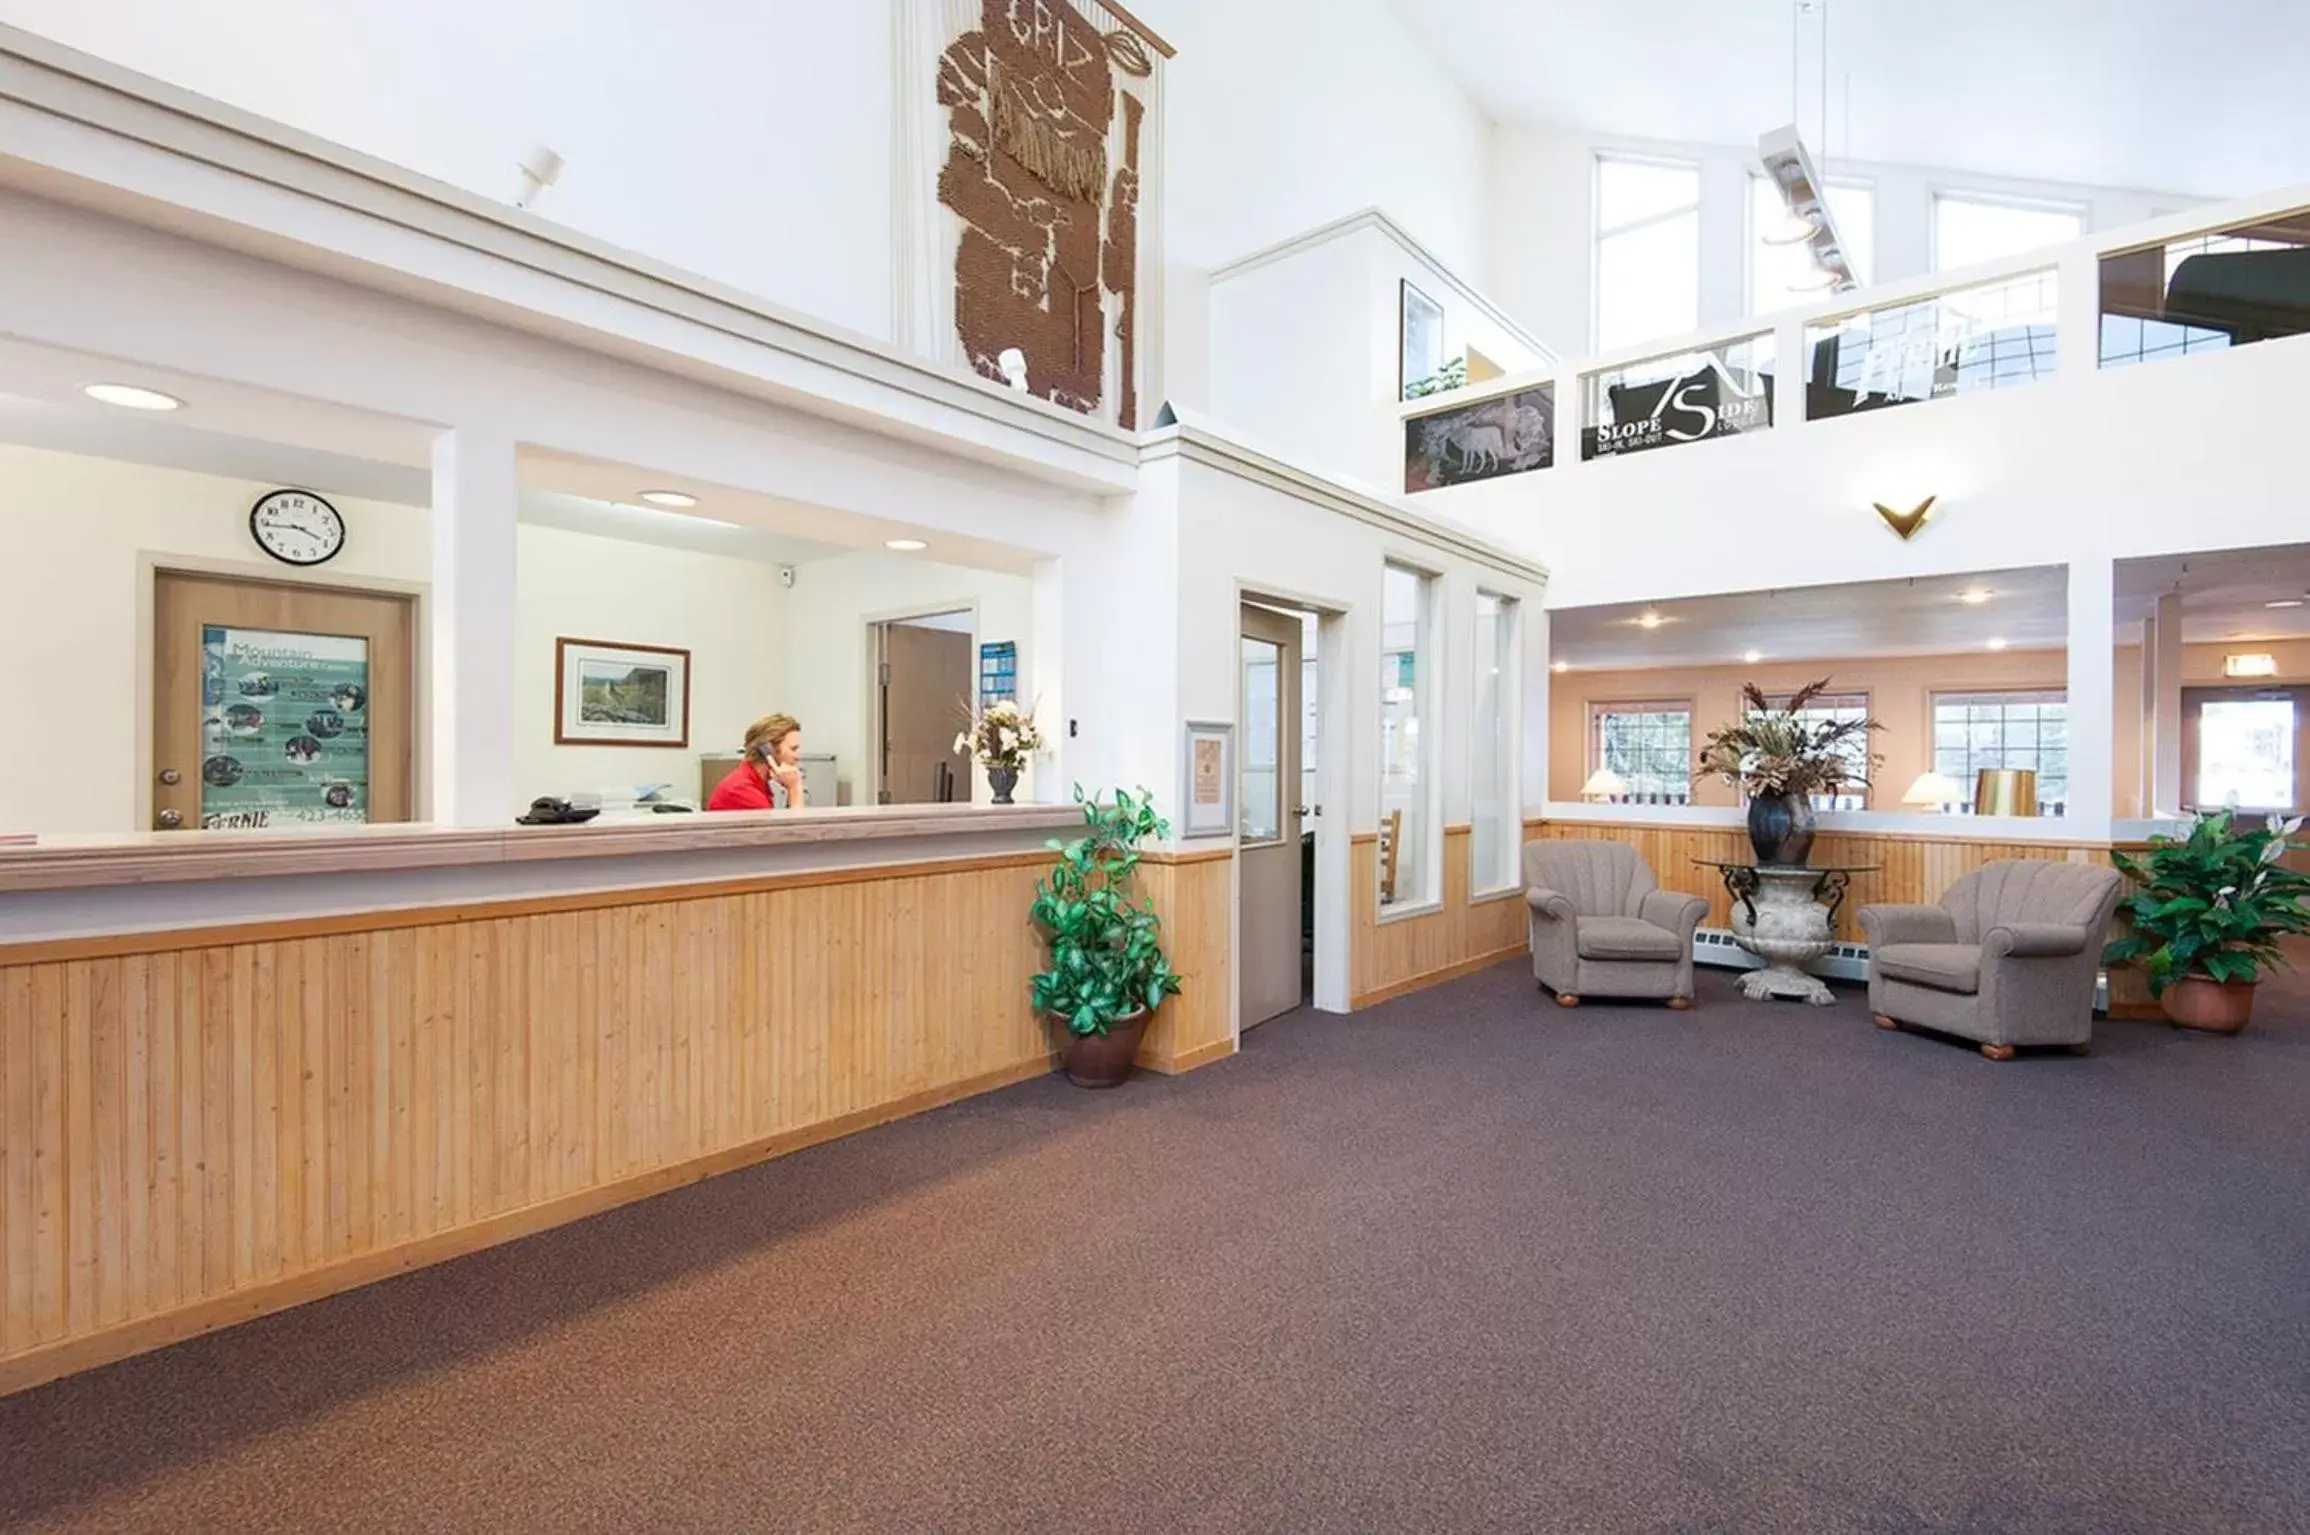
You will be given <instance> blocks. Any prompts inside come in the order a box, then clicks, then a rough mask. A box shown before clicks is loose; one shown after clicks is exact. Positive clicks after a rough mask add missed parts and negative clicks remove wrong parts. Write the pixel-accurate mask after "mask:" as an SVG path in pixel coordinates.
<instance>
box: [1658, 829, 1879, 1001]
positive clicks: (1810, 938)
mask: <svg viewBox="0 0 2310 1535" xmlns="http://www.w3.org/2000/svg"><path fill="white" fill-rule="evenodd" d="M1693 862H1694V863H1695V864H1697V865H1699V866H1701V867H1702V868H1707V869H1714V870H1716V871H1717V873H1718V874H1719V875H1720V876H1721V877H1722V878H1723V880H1724V888H1725V892H1726V893H1727V894H1728V895H1730V896H1731V897H1732V898H1733V910H1732V934H1733V941H1734V942H1735V943H1737V944H1739V945H1740V946H1741V947H1742V948H1743V949H1745V950H1747V951H1748V952H1749V953H1751V954H1754V955H1755V956H1756V957H1757V958H1759V959H1761V960H1763V961H1764V968H1763V969H1761V970H1751V971H1750V972H1749V973H1748V974H1746V975H1744V976H1742V977H1741V979H1740V988H1741V995H1743V996H1745V997H1747V998H1748V999H1749V1000H1750V1001H1751V1002H1761V1001H1763V1000H1764V999H1765V998H1767V997H1790V998H1794V999H1796V1000H1798V1001H1803V1002H1809V1003H1811V1004H1812V1005H1813V1006H1815V1007H1828V1006H1830V1005H1831V1004H1832V1003H1834V1002H1835V1001H1836V1000H1837V998H1836V995H1835V993H1833V992H1831V991H1830V990H1829V988H1828V986H1827V985H1826V984H1824V983H1823V982H1822V981H1821V979H1820V978H1819V977H1818V976H1815V975H1813V974H1811V973H1810V972H1808V971H1807V970H1806V969H1805V967H1806V966H1807V965H1810V964H1811V963H1813V961H1815V960H1817V959H1819V958H1820V957H1821V956H1822V955H1824V954H1826V953H1828V952H1829V949H1830V947H1831V945H1833V944H1834V943H1835V941H1836V939H1835V933H1836V918H1837V908H1838V907H1840V906H1842V905H1844V904H1845V891H1846V888H1847V887H1848V886H1849V885H1851V883H1852V881H1853V876H1854V875H1856V874H1873V873H1875V872H1876V871H1877V870H1878V869H1879V868H1880V867H1882V865H1879V864H1834V865H1828V866H1825V867H1824V866H1822V865H1819V864H1803V865H1797V864H1773V863H1742V862H1735V861H1732V860H1728V859H1720V858H1695V859H1694V860H1693Z"/></svg>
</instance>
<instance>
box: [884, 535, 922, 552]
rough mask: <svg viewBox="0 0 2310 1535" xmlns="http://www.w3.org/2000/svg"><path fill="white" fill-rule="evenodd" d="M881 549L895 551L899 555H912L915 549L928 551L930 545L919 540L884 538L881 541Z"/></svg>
mask: <svg viewBox="0 0 2310 1535" xmlns="http://www.w3.org/2000/svg"><path fill="white" fill-rule="evenodd" d="M882 547H883V548H885V549H896V550H897V551H898V552H899V553H901V554H912V553H914V552H915V551H916V550H917V549H928V548H929V547H930V545H928V544H926V543H924V542H923V541H922V540H921V539H919V538H886V539H884V540H883V541H882Z"/></svg>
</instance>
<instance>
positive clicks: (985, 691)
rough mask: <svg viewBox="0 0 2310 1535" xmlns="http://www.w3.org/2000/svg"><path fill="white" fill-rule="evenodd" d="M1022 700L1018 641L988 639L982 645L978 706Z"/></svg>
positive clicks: (985, 706)
mask: <svg viewBox="0 0 2310 1535" xmlns="http://www.w3.org/2000/svg"><path fill="white" fill-rule="evenodd" d="M1018 701H1019V642H1018V641H1017V640H989V641H988V642H987V643H985V644H984V645H981V646H980V647H979V707H980V708H982V709H984V708H987V707H989V706H990V705H993V704H997V703H1003V702H1009V703H1014V704H1015V703H1017V702H1018Z"/></svg>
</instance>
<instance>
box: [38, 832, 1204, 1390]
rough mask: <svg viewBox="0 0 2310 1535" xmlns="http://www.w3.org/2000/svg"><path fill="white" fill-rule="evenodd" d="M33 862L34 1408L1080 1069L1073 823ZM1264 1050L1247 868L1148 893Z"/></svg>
mask: <svg viewBox="0 0 2310 1535" xmlns="http://www.w3.org/2000/svg"><path fill="white" fill-rule="evenodd" d="M665 819H666V821H667V822H669V823H671V824H665V825H660V824H657V823H654V822H652V823H639V824H636V823H632V822H623V823H616V824H609V825H594V826H588V827H561V828H518V829H516V828H508V829H505V830H487V831H464V830H446V829H435V828H428V827H393V828H377V829H375V830H367V829H363V830H360V831H357V832H354V833H352V834H350V835H348V834H344V833H337V834H333V835H314V836H303V835H291V836H287V837H282V838H278V839H276V838H272V837H266V836H249V835H244V834H238V833H235V834H215V833H196V834H187V835H179V836H174V837H168V836H162V837H126V838H103V839H84V840H80V841H75V842H66V843H43V844H39V845H36V846H32V847H12V848H6V849H0V1392H5V1391H10V1390H16V1389H20V1388H22V1387H24V1386H27V1385H31V1384H33V1383H36V1382H38V1381H41V1380H45V1379H49V1378H52V1377H54V1376H57V1375H60V1374H65V1373H69V1372H71V1371H73V1370H77V1369H83V1368H86V1367H88V1366H90V1365H94V1364H98V1363H102V1362H104V1361H107V1360H110V1359H114V1358H118V1357H120V1356H122V1355H125V1354H130V1353H134V1352H137V1351H139V1350H142V1349H147V1348H152V1347H156V1346H158V1345H160V1344H164V1343H168V1342H171V1341H174V1340H176V1339H179V1338H183V1337H188V1336H191V1335H193V1334H195V1333H199V1332H203V1331H207V1330H209V1329H212V1328H215V1327H219V1326H224V1325H227V1324H230V1323H232V1322H236V1321H240V1320H243V1319H245V1318H248V1317H252V1316H256V1315H260V1314H262V1313H264V1312H267V1311H273V1310H278V1309H280V1308H282V1307H285V1306H290V1305H295V1304H297V1303H299V1302H301V1301H304V1300H309V1299H312V1298H315V1297H318V1296H321V1295H326V1294H330V1293H333V1292H336V1291H339V1290H343V1289H347V1288H350V1287H351V1286H354V1285H357V1284H362V1283H365V1282H367V1281H369V1280H371V1279H376V1278H380V1277H383V1276H385V1275H388V1274H392V1273H395V1272H398V1271H401V1270H404V1269H409V1268H413V1267H417V1266H420V1265H423V1264H428V1263H435V1262H439V1261H441V1260H443V1259H446V1258H450V1257H454V1256H456V1255H458V1254H460V1253H464V1252H469V1251H472V1250H474V1249H476V1248H480V1247H484V1246H487V1245H489V1244H491V1243H495V1242H501V1241H505V1240H507V1239H509V1238H512V1237H515V1236H519V1235H522V1234H524V1233H527V1232H531V1231H536V1230H540V1229H543V1228H545V1227H548V1226H552V1225H556V1224H559V1223H562V1222H565V1221H569V1220H574V1219H577V1218H579V1217H582V1216H585V1215H588V1214H592V1213H594V1212H596V1211H599V1210H603V1209H607V1208H610V1207H612V1206H614V1205H618V1204H622V1203H624V1202H626V1201H629V1200H632V1199H637V1198H640V1197H643V1196H645V1195H648V1194H652V1193H656V1192H659V1191H661V1190H664V1189H668V1188H672V1187H676V1186H678V1185H680V1184H684V1183H688V1182H693V1181H695V1180H697V1179H700V1178H705V1177H709V1176H712V1175H714V1174H716V1173H719V1172H724V1171H728V1170H731V1169H734V1168H737V1167H741V1166H745V1165H747V1164H750V1163H753V1162H758V1161H761V1160H764V1159H766V1158H769V1157H774V1156H778V1155H781V1154H783V1153H785V1152H787V1151H791V1150H795V1149H797V1148H799V1147H802V1146H806V1145H810V1144H813V1143H815V1142H818V1141H822V1140H826V1139H830V1138H832V1137H835V1136H839V1135H844V1134H847V1133H849V1132H851V1131H854V1130H858V1129H862V1128H864V1127H866V1126H869V1125H873V1124H877V1123H880V1122H882V1121H885V1120H889V1119H894V1118H898V1117H901V1116H903V1115H906V1114H911V1113H915V1112H919V1111H920V1110H923V1109H926V1108H930V1107H933V1106H935V1105H937V1104H941V1103H946V1102H951V1101H953V1100H955V1099H958V1098H963V1097H967V1096H970V1095H972V1094H975V1093H980V1092H985V1091H988V1090H991V1089H993V1088H996V1087H1000V1086H1003V1085H1006V1084H1008V1083H1011V1082H1016V1081H1019V1080H1022V1079H1024V1078H1026V1077H1030V1076H1033V1075H1036V1074H1038V1073H1041V1072H1043V1071H1046V1070H1048V1069H1049V1067H1050V1060H1051V1057H1050V1041H1049V1040H1048V1038H1047V1037H1046V1034H1045V1032H1044V1025H1043V1024H1042V1023H1041V1022H1040V1021H1039V1020H1038V1019H1037V1018H1036V1017H1035V1016H1034V1015H1033V1014H1032V1013H1031V1012H1030V1011H1029V1009H1028V1007H1027V979H1028V976H1029V975H1030V974H1032V973H1033V971H1034V970H1035V969H1037V968H1039V966H1040V963H1041V960H1042V951H1041V945H1040V941H1039V939H1038V936H1037V934H1036V933H1035V931H1034V929H1033V928H1032V927H1031V925H1030V924H1029V923H1028V921H1027V907H1028V903H1029V901H1030V900H1031V899H1032V896H1033V892H1034V886H1035V882H1036V880H1037V878H1038V877H1039V876H1040V875H1041V874H1042V872H1043V871H1044V869H1045V868H1046V867H1047V865H1048V863H1049V860H1050V855H1049V853H1048V852H1047V851H1045V850H1044V847H1043V843H1044V842H1045V840H1046V839H1048V838H1050V837H1052V836H1054V835H1064V834H1065V833H1066V830H1067V829H1068V828H1070V827H1073V826H1075V825H1078V824H1080V812H1079V811H1078V810H1077V809H1076V808H1075V807H1072V806H1017V807H989V806H941V807H924V808H921V809H861V810H825V811H816V812H800V813H768V814H763V815H743V816H737V815H734V816H728V817H723V816H715V817H712V818H707V817H681V818H679V819H678V820H677V819H676V818H673V817H668V818H665ZM1147 873H1148V881H1147V883H1148V888H1149V890H1150V892H1151V893H1152V894H1153V895H1154V896H1155V898H1156V900H1157V903H1158V906H1159V907H1160V908H1162V909H1164V911H1165V915H1166V917H1167V918H1168V920H1169V921H1170V923H1171V926H1172V930H1173V932H1172V943H1173V953H1174V958H1175V961H1176V962H1177V963H1178V964H1179V965H1180V968H1181V970H1182V971H1183V973H1184V974H1185V975H1186V976H1187V978H1188V987H1189V992H1188V995H1187V996H1186V997H1183V998H1181V999H1179V1000H1177V1001H1174V1002H1173V1003H1171V1004H1168V1005H1167V1006H1166V1008H1165V1009H1164V1012H1163V1014H1161V1015H1159V1017H1158V1020H1157V1025H1156V1027H1155V1028H1154V1029H1153V1030H1151V1031H1150V1036H1149V1042H1148V1045H1147V1046H1146V1047H1144V1048H1143V1051H1142V1056H1141V1059H1142V1061H1143V1062H1144V1063H1145V1064H1148V1065H1151V1066H1155V1067H1157V1068H1158V1069H1168V1070H1177V1069H1184V1068H1185V1067H1188V1066H1192V1065H1197V1064H1201V1063H1202V1062H1203V1061H1206V1060H1211V1059H1216V1058H1218V1057H1219V1056H1220V1055H1224V1054H1227V1053H1230V1052H1231V1051H1232V1050H1233V1048H1234V1041H1233V1034H1232V1029H1233V1013H1232V1008H1231V1005H1230V1004H1231V1001H1232V992H1233V987H1232V983H1231V981H1230V979H1229V976H1228V970H1227V940H1228V937H1229V931H1228V922H1227V913H1228V909H1229V908H1228V905H1227V898H1226V892H1227V890H1228V888H1229V881H1230V878H1231V875H1232V871H1231V869H1230V868H1229V860H1227V859H1226V858H1217V859H1198V860H1187V859H1180V860H1177V861H1166V860H1165V859H1163V858H1162V857H1161V856H1160V855H1159V856H1158V857H1157V858H1156V860H1155V861H1153V862H1151V863H1150V864H1149V865H1148V867H1147Z"/></svg>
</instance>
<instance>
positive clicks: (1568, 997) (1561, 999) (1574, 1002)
mask: <svg viewBox="0 0 2310 1535" xmlns="http://www.w3.org/2000/svg"><path fill="white" fill-rule="evenodd" d="M1556 1005H1557V1006H1558V1007H1578V1006H1579V1005H1580V999H1579V998H1578V997H1576V996H1574V995H1573V994H1572V993H1571V992H1569V991H1560V992H1558V993H1556Z"/></svg>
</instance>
